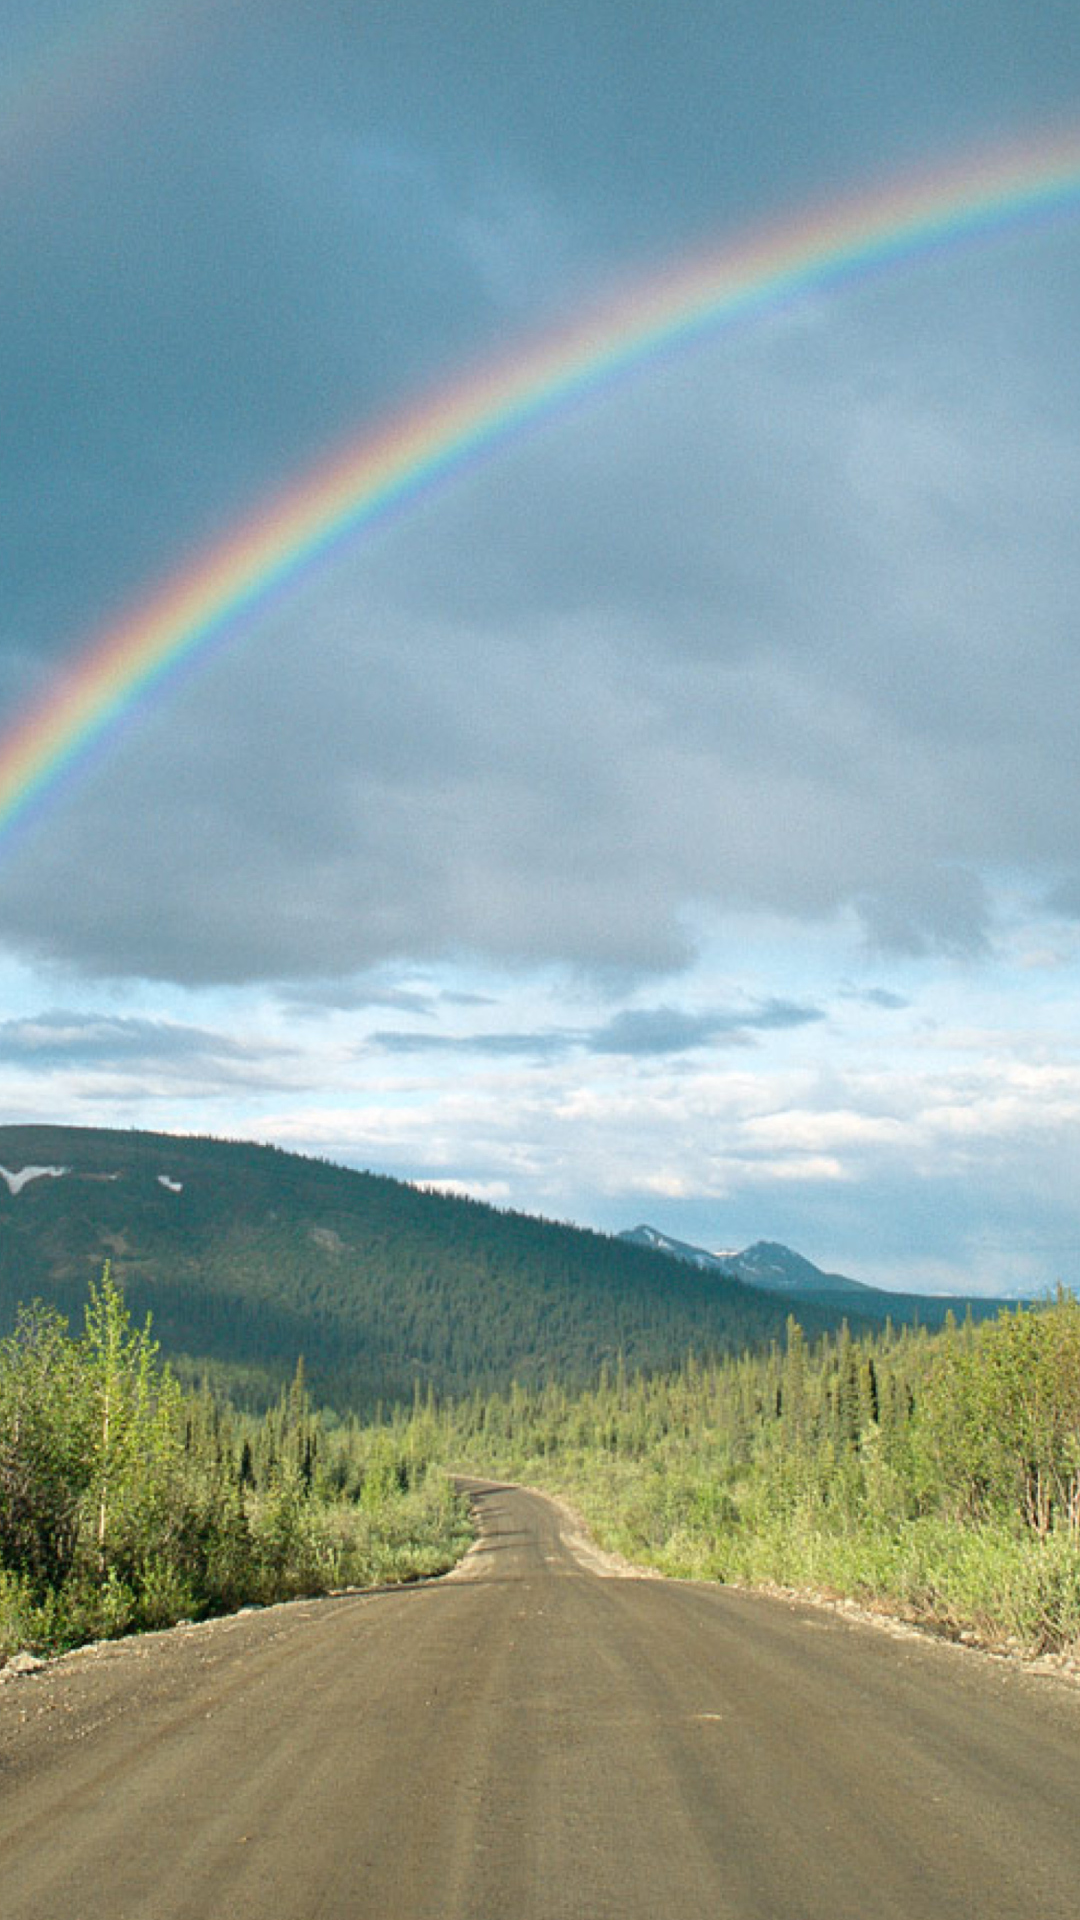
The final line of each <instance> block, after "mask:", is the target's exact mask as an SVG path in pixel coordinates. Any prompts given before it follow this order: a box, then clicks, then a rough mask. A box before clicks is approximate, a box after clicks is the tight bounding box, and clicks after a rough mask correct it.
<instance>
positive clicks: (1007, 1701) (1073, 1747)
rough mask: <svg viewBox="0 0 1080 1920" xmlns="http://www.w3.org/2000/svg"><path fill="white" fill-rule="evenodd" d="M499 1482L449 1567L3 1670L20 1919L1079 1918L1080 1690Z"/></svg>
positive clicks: (12, 1862) (5, 1802) (3, 1899)
mask: <svg viewBox="0 0 1080 1920" xmlns="http://www.w3.org/2000/svg"><path fill="white" fill-rule="evenodd" d="M478 1507H479V1511H480V1515H481V1525H482V1534H481V1539H480V1542H479V1545H478V1547H477V1548H476V1549H474V1551H473V1553H472V1555H470V1557H469V1559H468V1561H467V1562H466V1563H465V1565H464V1567H463V1568H462V1569H461V1570H460V1571H459V1573H458V1574H457V1575H456V1576H454V1577H451V1578H450V1579H448V1580H444V1581H437V1582H432V1583H430V1584H428V1585H425V1586H419V1587H412V1588H408V1589H406V1590H403V1591H399V1592H395V1593H382V1594H371V1595H362V1596H361V1595H357V1596H349V1597H345V1598H341V1599H331V1600H324V1601H318V1602H310V1603H309V1602H301V1603H298V1604H296V1605H293V1606H290V1607H278V1608H272V1609H268V1610H267V1611H265V1612H257V1613H251V1614H245V1615H240V1616H237V1617H236V1618H235V1619H231V1620H223V1621H217V1622H212V1623H208V1624H206V1625H202V1626H198V1627H193V1628H190V1629H181V1630H178V1631H176V1632H174V1633H171V1634H161V1635H155V1636H152V1637H150V1638H148V1639H145V1640H141V1641H128V1642H124V1643H121V1644H119V1645H117V1646H113V1647H109V1648H106V1649H104V1650H100V1651H87V1652H84V1653H81V1654H79V1655H76V1656H72V1657H69V1658H68V1659H67V1660H65V1661H62V1662H59V1663H58V1664H57V1665H55V1666H53V1667H51V1668H49V1669H47V1670H45V1671H43V1672H40V1673H36V1674H33V1675H30V1676H28V1677H27V1678H25V1679H19V1680H9V1681H7V1682H6V1683H5V1684H4V1685H3V1686H0V1913H2V1915H3V1920H267V1916H271V1917H273V1920H301V1916H302V1917H303V1920H351V1917H352V1916H371V1920H375V1917H376V1916H378V1917H379V1920H420V1916H424V1917H425V1920H426V1917H427V1916H431V1917H432V1920H434V1917H435V1916H437V1917H438V1920H464V1916H469V1920H480V1917H481V1916H482V1917H483V1920H496V1917H497V1920H562V1917H563V1916H566V1917H567V1920H569V1916H581V1920H608V1916H610V1917H611V1920H616V1917H617V1920H638V1916H641V1920H645V1916H648V1920H683V1917H684V1916H685V1917H686V1920H689V1917H690V1916H694V1917H695V1920H697V1917H698V1916H707V1917H708V1920H751V1917H752V1920H959V1917H960V1916H963V1920H974V1916H976V1915H977V1916H978V1917H979V1920H1006V1916H1008V1920H1076V1916H1077V1913H1078V1912H1080V1693H1077V1692H1076V1691H1075V1690H1070V1689H1069V1688H1068V1687H1066V1686H1065V1685H1064V1684H1062V1683H1061V1682H1059V1681H1056V1680H1054V1679H1043V1678H1039V1677H1036V1676H1034V1675H1032V1674H1030V1673H1025V1672H1023V1671H1022V1670H1019V1669H1017V1668H1014V1667H1010V1666H1009V1665H1007V1664H1006V1663H1004V1662H993V1661H990V1660H988V1659H984V1658H981V1657H979V1656H974V1655H967V1654H964V1653H962V1652H960V1651H958V1650H956V1649H953V1648H950V1647H945V1646H939V1645H936V1644H933V1643H929V1642H926V1641H924V1640H920V1639H915V1638H913V1639H910V1640H897V1639H895V1638H892V1637H890V1636H889V1635H887V1634H885V1633H882V1632H880V1631H877V1630H875V1629H874V1628H872V1627H867V1626H863V1625H859V1624H856V1623H853V1622H851V1621H850V1620H848V1619H845V1618H843V1617H840V1616H837V1615H833V1614H831V1613H828V1612H822V1611H819V1610H816V1609H813V1608H809V1607H804V1606H801V1605H798V1604H794V1603H790V1602H786V1601H783V1600H770V1599H762V1598H756V1597H752V1596H749V1595H740V1594H736V1593H729V1592H726V1591H724V1590H723V1589H713V1588H707V1587H705V1586H701V1585H676V1584H674V1583H671V1582H668V1581H661V1580H633V1579H618V1578H604V1577H599V1576H598V1574H597V1572H596V1571H595V1570H594V1569H593V1566H592V1564H590V1563H589V1562H588V1559H587V1556H583V1554H582V1551H581V1548H580V1545H579V1544H578V1543H575V1541H574V1540H573V1537H572V1534H571V1533H570V1531H569V1530H568V1528H567V1526H566V1524H565V1522H564V1520H563V1518H562V1516H561V1515H560V1513H559V1511H558V1510H557V1509H556V1508H554V1507H553V1506H552V1505H551V1504H549V1503H548V1502H546V1501H545V1500H543V1499H542V1498H540V1497H539V1496H538V1495H535V1494H527V1493H522V1492H518V1491H514V1490H510V1489H505V1490H503V1489H493V1490H490V1491H487V1492H483V1493H481V1494H480V1495H479V1496H478Z"/></svg>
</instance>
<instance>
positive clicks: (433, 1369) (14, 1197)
mask: <svg viewBox="0 0 1080 1920" xmlns="http://www.w3.org/2000/svg"><path fill="white" fill-rule="evenodd" d="M106 1260H108V1261H109V1262H111V1266H112V1271H113V1274H114V1275H115V1277H116V1278H117V1279H118V1280H119V1281H120V1282H121V1283H122V1284H123V1286H124V1289H125V1292H126V1296H127V1300H128V1303H129V1306H130V1307H131V1309H132V1312H133V1313H134V1315H135V1317H136V1318H137V1319H141V1318H142V1316H143V1315H144V1314H145V1313H146V1312H147V1311H150V1312H152V1314H153V1326H154V1332H155V1335H156V1336H157V1338H158V1339H159V1340H160V1342H161V1345H162V1348H163V1351H164V1352H165V1353H166V1354H167V1355H170V1356H173V1357H179V1356H186V1357H187V1358H188V1360H189V1361H191V1362H197V1363H199V1364H200V1365H201V1364H202V1363H205V1362H210V1363H212V1364H213V1368H214V1369H216V1370H218V1371H220V1372H222V1373H224V1374H225V1375H226V1377H227V1379H228V1382H229V1385H230V1386H231V1388H232V1389H233V1391H234V1392H239V1393H240V1394H244V1393H245V1392H248V1393H250V1395H251V1396H252V1397H253V1398H254V1399H256V1400H258V1399H262V1398H264V1397H265V1396H266V1395H267V1394H268V1393H271V1392H274V1391H276V1388H277V1386H278V1384H279V1383H280V1381H281V1380H282V1379H283V1378H284V1377H286V1376H287V1375H289V1374H291V1372H292V1370H293V1368H294V1367H295V1364H296V1360H297V1357H298V1356H299V1355H301V1354H302V1355H303V1357H304V1361H305V1364H306V1367H307V1372H308V1377H309V1380H310V1382H311V1385H312V1387H313V1389H314V1391H315V1393H316V1395H317V1397H318V1398H320V1399H323V1400H326V1401H329V1402H332V1403H334V1404H337V1405H341V1406H344V1405H353V1406H357V1407H361V1408H363V1407H370V1406H371V1405H372V1404H373V1403H375V1402H376V1401H380V1400H381V1401H391V1400H395V1399H399V1398H404V1397H411V1395H412V1394H413V1392H414V1389H415V1386H416V1384H417V1383H418V1382H419V1383H420V1385H421V1386H422V1387H423V1386H426V1384H427V1383H428V1382H431V1383H433V1384H434V1385H435V1386H436V1387H437V1388H438V1389H439V1390H440V1391H441V1392H454V1393H461V1392H463V1391H469V1390H471V1389H472V1388H473V1387H481V1388H484V1389H488V1388H491V1387H495V1386H504V1385H506V1384H507V1383H508V1382H509V1381H510V1380H512V1379H514V1378H516V1379H518V1380H520V1381H521V1382H522V1383H523V1384H537V1383H540V1382H542V1381H543V1380H544V1379H546V1378H552V1377H558V1378H560V1379H563V1380H565V1381H567V1382H569V1383H574V1382H580V1381H583V1380H586V1379H588V1378H590V1377H592V1376H593V1375H594V1373H595V1371H596V1369H597V1367H598V1366H599V1365H600V1364H601V1363H602V1362H603V1361H605V1360H607V1361H608V1362H610V1363H612V1364H614V1363H615V1362H616V1360H617V1357H618V1356H619V1355H620V1354H621V1355H622V1356H623V1359H624V1361H625V1364H626V1366H627V1367H628V1368H629V1369H631V1370H632V1369H636V1368H641V1367H647V1368H653V1367H659V1366H664V1365H667V1364H669V1363H670V1362H672V1361H678V1360H680V1359H681V1358H682V1357H683V1356H684V1355H685V1354H686V1353H687V1351H688V1350H690V1349H693V1350H694V1351H695V1352H697V1353H699V1354H701V1355H703V1356H704V1355H707V1354H714V1353H725V1352H733V1351H740V1350H742V1349H743V1348H745V1347H748V1346H750V1347H753V1346H758V1345H761V1344H764V1343H767V1342H768V1341H770V1340H771V1339H773V1338H778V1337H780V1336H782V1333H783V1328H784V1323H785V1320H786V1316H787V1313H788V1310H789V1303H788V1302H787V1301H785V1300H783V1299H778V1298H777V1297H776V1296H775V1295H770V1294H767V1293H764V1292H761V1291H759V1290H758V1289H757V1288H754V1287H751V1286H746V1285H743V1284H741V1283H739V1282H738V1281H736V1280H731V1279H727V1278H725V1277H723V1276H717V1275H715V1274H704V1273H701V1272H698V1271H696V1270H695V1269H694V1268H692V1267H689V1266H684V1265H681V1264H680V1263H678V1262H675V1261H673V1260H671V1259H670V1258H669V1257H668V1256H667V1255H666V1254H663V1253H657V1252H653V1251H651V1250H649V1249H648V1248H644V1247H637V1246H632V1245H629V1244H627V1242H625V1241H621V1240H619V1239H617V1238H614V1237H608V1236H606V1235H602V1234H597V1233H591V1232H587V1231H585V1230H583V1229H580V1228H576V1227H569V1226H564V1225H558V1224H555V1223H553V1222H550V1221H545V1220H539V1219H535V1218H533V1217H531V1216H529V1215H525V1214H519V1213H511V1212H506V1211H501V1210H499V1209H497V1208H494V1207H490V1206H485V1205H482V1204H480V1203H479V1202H475V1201H469V1200H463V1199H459V1198H454V1197H450V1196H448V1195H444V1194H437V1193H429V1192H424V1191H422V1190H420V1189H418V1188H416V1187H413V1186H410V1185H408V1184H407V1183H405V1182H403V1181H398V1180H392V1179H388V1178H385V1177H383V1176H379V1175H374V1174H369V1173H359V1172H355V1171H352V1170H349V1169H347V1168H343V1167H336V1166H332V1165H330V1164H328V1163H327V1162H324V1161H321V1160H312V1159H306V1158H302V1157H301V1156H300V1155H297V1154H292V1153H285V1152H282V1151H281V1150H280V1149H278V1148H274V1147H262V1146H254V1145H247V1144H243V1143H239V1142H234V1141H222V1140H211V1139H201V1138H191V1137H177V1136H174V1135H170V1134H156V1133H142V1132H134V1131H131V1132H119V1131H106V1130H104V1129H96V1128H95V1129H91V1128H79V1127H50V1126H33V1127H0V1331H6V1330H7V1329H8V1327H10V1325H11V1324H12V1323H13V1321H14V1317H15V1311H16V1307H17V1305H18V1304H19V1303H20V1302H26V1301H29V1300H30V1299H31V1298H34V1297H40V1298H42V1299H44V1300H47V1301H50V1302H52V1303H54V1304H55V1305H57V1306H58V1307H60V1309H61V1310H62V1311H64V1312H66V1313H68V1314H71V1315H73V1316H81V1313H82V1307H83V1302H84V1300H85V1298H86V1290H87V1284H88V1281H89V1280H90V1279H91V1278H94V1277H96V1276H98V1275H99V1274H100V1272H101V1269H102V1266H103V1264H104V1262H105V1261H106ZM846 1304H848V1305H849V1308H850V1303H846ZM915 1304H916V1305H917V1304H919V1303H915ZM921 1306H922V1307H923V1308H924V1309H925V1310H926V1311H925V1313H924V1317H925V1318H927V1319H933V1318H934V1317H936V1316H935V1313H934V1303H931V1302H923V1303H921ZM912 1310H913V1303H912V1302H911V1301H910V1300H908V1301H900V1300H897V1301H896V1307H895V1313H896V1317H897V1318H905V1317H910V1315H911V1312H912ZM799 1317H800V1319H801V1321H802V1323H803V1325H804V1327H805V1328H806V1330H807V1332H808V1333H810V1334H813V1333H814V1332H817V1331H819V1330H821V1329H823V1328H824V1327H826V1326H833V1325H835V1324H837V1322H838V1319H839V1317H840V1308H839V1306H838V1305H837V1304H833V1305H829V1304H827V1303H822V1302H812V1303H809V1302H808V1303H805V1305H804V1304H800V1311H799ZM848 1317H849V1319H850V1320H851V1322H852V1325H853V1327H855V1328H856V1329H857V1328H858V1327H859V1325H860V1324H861V1322H860V1319H859V1315H858V1314H857V1313H855V1314H852V1313H851V1312H850V1311H849V1315H848Z"/></svg>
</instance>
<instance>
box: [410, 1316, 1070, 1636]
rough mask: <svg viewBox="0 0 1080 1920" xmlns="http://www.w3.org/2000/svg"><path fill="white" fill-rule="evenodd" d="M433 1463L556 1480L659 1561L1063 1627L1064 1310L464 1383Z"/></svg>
mask: <svg viewBox="0 0 1080 1920" xmlns="http://www.w3.org/2000/svg"><path fill="white" fill-rule="evenodd" d="M444 1420H445V1444H446V1447H447V1451H448V1455H449V1456H450V1457H453V1458H456V1459H459V1460H460V1461H462V1462H468V1463H469V1464H470V1465H471V1466H472V1467H473V1468H474V1469H475V1470H478V1471H486V1472H490V1473H493V1474H497V1475H505V1476H506V1477H515V1478H519V1479H524V1480H527V1481H530V1482H531V1483H532V1484H534V1485H540V1486H547V1487H549V1488H551V1489H552V1490H554V1491H561V1492H563V1493H566V1494H568V1495H569V1496H570V1497H571V1498H572V1499H574V1500H575V1501H576V1503H577V1504H578V1505H579V1506H580V1507H581V1508H582V1510H583V1511H584V1513H585V1514H586V1517H587V1518H588V1519H589V1521H590V1523H591V1525H592V1526H593V1528H594V1530H595V1532H596V1533H597V1535H598V1537H599V1538H601V1540H602V1541H603V1542H604V1543H605V1544H606V1545H608V1546H611V1547H614V1548H616V1549H617V1550H619V1551H620V1552H622V1553H623V1554H625V1555H626V1556H627V1557H628V1558H630V1559H631V1560H634V1561H637V1562H640V1563H643V1564H647V1565H651V1566H655V1567H658V1568H659V1569H660V1570H662V1571H663V1572H665V1573H669V1574H676V1575H688V1576H696V1577H698V1578H705V1579H720V1580H731V1581H738V1582H744V1583H751V1584H760V1583H763V1582H765V1583H777V1584H780V1585H782V1586H785V1587H795V1588H799V1587H802V1588H814V1589H817V1590H819V1591H821V1590H824V1591H827V1592H831V1593H833V1594H836V1595H848V1596H851V1597H854V1598H856V1599H859V1600H861V1601H864V1602H867V1603H870V1604H879V1605H883V1606H887V1607H888V1608H890V1609H894V1610H899V1611H901V1612H904V1613H907V1614H908V1615H910V1616H911V1617H912V1618H918V1619H920V1620H922V1621H928V1622H933V1623H936V1624H937V1625H938V1626H940V1627H941V1628H942V1629H943V1630H945V1631H948V1632H950V1633H954V1634H960V1633H964V1632H969V1633H973V1634H975V1635H976V1636H978V1637H980V1638H983V1639H987V1640H994V1641H998V1642H1000V1641H1014V1642H1016V1643H1018V1644H1022V1645H1023V1646H1025V1647H1027V1648H1040V1649H1050V1648H1054V1649H1060V1648H1063V1647H1066V1646H1072V1645H1075V1643H1076V1642H1077V1641H1078V1639H1080V1305H1078V1303H1077V1301H1076V1300H1075V1299H1074V1298H1073V1297H1072V1296H1071V1295H1066V1294H1062V1295H1060V1296H1059V1298H1058V1299H1057V1301H1056V1302H1054V1303H1053V1304H1048V1305H1045V1306H1043V1307H1040V1308H1021V1309H1019V1310H1017V1311H1016V1312H1005V1313H1002V1314H1001V1315H1000V1316H999V1317H998V1318H997V1319H996V1320H994V1321H989V1322H983V1323H981V1324H975V1323H974V1322H972V1321H971V1320H970V1319H969V1320H967V1321H966V1322H965V1323H963V1324H959V1325H958V1324H957V1323H956V1322H955V1321H954V1320H952V1318H951V1316H950V1319H949V1321H948V1322H947V1324H946V1326H945V1328H944V1329H943V1330H942V1331H940V1332H937V1333H930V1332H928V1331H927V1330H926V1329H912V1328H907V1327H905V1328H900V1329H893V1328H891V1327H886V1328H884V1329H883V1330H882V1331H881V1332H880V1333H877V1334H874V1335H862V1336H861V1337H858V1338H855V1337H853V1336H852V1334H851V1333H850V1331H849V1330H848V1328H847V1327H841V1329H840V1331H839V1332H838V1333H837V1334H835V1335H827V1336H825V1337H823V1338H822V1339H820V1340H818V1341H816V1342H814V1343H812V1344H811V1343H808V1342H807V1340H806V1338H805V1336H804V1333H803V1330H802V1328H801V1327H800V1326H799V1325H798V1324H797V1323H796V1322H795V1321H794V1320H793V1319H791V1320H789V1322H788V1328H787V1339H786V1342H785V1343H784V1345H783V1346H781V1345H780V1344H777V1345H775V1346H773V1347H772V1348H771V1349H770V1350H769V1351H768V1352H767V1353H764V1354H757V1355H754V1354H746V1355H744V1356H742V1357H741V1358H738V1359H732V1360H723V1361H719V1362H714V1363H709V1364H702V1363H698V1362H695V1361H693V1360H689V1361H687V1362H686V1364H685V1365H684V1366H682V1367H681V1368H679V1369H678V1370H677V1371H676V1372H674V1373H665V1374H662V1375H656V1376H653V1377H651V1378H649V1377H644V1376H638V1377H635V1376H633V1375H631V1374H629V1373H627V1372H626V1371H625V1370H624V1369H622V1368H621V1367H619V1366H615V1367H614V1368H612V1369H609V1370H606V1371H605V1372H604V1374H603V1375H602V1376H601V1378H600V1379H599V1381H598V1383H597V1384H596V1385H595V1386H594V1387H593V1388H591V1389H590V1390H588V1391H587V1392H585V1393H581V1394H570V1393H567V1392H566V1390H565V1389H564V1388H563V1387H561V1386H559V1385H556V1384H552V1385H550V1386H548V1387H546V1388H545V1389H543V1390H542V1391H539V1392H530V1391H528V1390H526V1389H525V1388H521V1387H518V1388H515V1389H514V1390H513V1391H511V1392H510V1393H509V1394H503V1395H495V1396H491V1397H488V1398H486V1399H482V1398H481V1397H479V1396H474V1397H473V1398H472V1399H471V1400H469V1401H467V1402H464V1403H462V1404H461V1405H459V1406H458V1407H457V1408H454V1409H447V1410H446V1413H445V1416H444Z"/></svg>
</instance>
